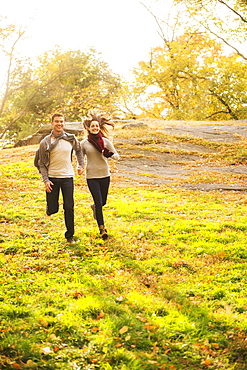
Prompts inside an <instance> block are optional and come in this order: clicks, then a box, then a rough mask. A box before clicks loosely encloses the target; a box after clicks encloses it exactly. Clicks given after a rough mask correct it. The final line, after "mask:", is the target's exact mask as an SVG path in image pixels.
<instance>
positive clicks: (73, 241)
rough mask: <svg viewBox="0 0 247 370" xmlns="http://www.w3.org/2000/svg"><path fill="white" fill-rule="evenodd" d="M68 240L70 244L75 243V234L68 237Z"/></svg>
mask: <svg viewBox="0 0 247 370" xmlns="http://www.w3.org/2000/svg"><path fill="white" fill-rule="evenodd" d="M67 242H68V243H69V244H75V239H74V237H73V236H71V238H68V239H67Z"/></svg>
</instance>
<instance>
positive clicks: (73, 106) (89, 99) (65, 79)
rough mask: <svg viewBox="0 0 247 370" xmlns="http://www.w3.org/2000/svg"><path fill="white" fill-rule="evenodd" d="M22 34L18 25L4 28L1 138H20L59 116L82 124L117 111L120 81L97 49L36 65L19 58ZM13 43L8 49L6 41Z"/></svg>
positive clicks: (0, 36) (57, 54)
mask: <svg viewBox="0 0 247 370" xmlns="http://www.w3.org/2000/svg"><path fill="white" fill-rule="evenodd" d="M21 36H22V33H21V32H20V31H18V30H17V29H16V28H15V27H14V26H8V27H5V28H2V29H0V41H1V42H0V48H1V47H2V53H3V57H4V58H5V59H4V60H5V65H6V74H5V77H4V78H5V79H4V81H3V82H2V89H1V91H0V139H2V140H6V139H16V138H19V137H23V136H26V135H27V134H30V133H32V132H34V130H36V129H37V128H38V127H39V126H40V124H42V123H44V122H47V120H48V119H49V117H50V115H51V114H52V113H53V112H54V111H60V112H63V113H64V114H65V115H66V117H67V119H68V120H69V121H73V120H76V121H78V120H80V119H81V117H82V116H84V115H85V114H86V113H87V111H88V109H90V108H95V107H96V108H103V109H107V111H108V112H110V113H112V112H114V111H115V110H116V109H117V101H118V90H119V89H120V87H121V81H120V78H119V76H117V75H115V74H114V73H113V72H112V71H111V70H110V68H109V67H108V65H107V63H105V62H104V61H103V60H102V59H101V57H100V55H99V54H98V53H97V52H96V50H94V49H90V50H89V51H87V52H81V51H61V50H60V49H59V48H57V49H55V50H53V51H49V52H46V53H45V54H44V55H42V56H40V57H39V58H38V61H37V63H36V65H35V66H34V65H33V64H31V62H30V60H24V59H20V58H17V53H16V44H17V43H18V42H20V38H21ZM5 41H9V44H8V49H6V48H5V46H4V42H5Z"/></svg>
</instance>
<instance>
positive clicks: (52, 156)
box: [38, 113, 83, 243]
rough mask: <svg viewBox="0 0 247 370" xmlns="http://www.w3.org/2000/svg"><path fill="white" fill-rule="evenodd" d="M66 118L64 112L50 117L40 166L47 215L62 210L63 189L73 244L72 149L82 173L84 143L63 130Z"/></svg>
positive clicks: (64, 205) (68, 226)
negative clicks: (82, 147) (50, 127)
mask: <svg viewBox="0 0 247 370" xmlns="http://www.w3.org/2000/svg"><path fill="white" fill-rule="evenodd" d="M64 124H65V118H64V115H63V114H61V113H54V114H53V116H52V118H51V125H52V126H53V130H52V132H51V134H50V135H47V136H46V137H45V138H44V139H43V140H41V142H40V146H39V150H38V156H39V163H38V168H39V171H40V173H41V175H42V178H43V181H44V183H45V189H46V204H47V208H46V213H47V215H48V216H50V215H52V214H54V213H57V212H58V209H59V193H60V189H61V191H62V196H63V209H64V221H65V226H66V229H67V230H66V232H65V238H66V239H67V241H68V242H69V243H74V242H75V240H74V179H73V177H74V170H73V167H72V152H73V150H74V151H75V154H76V157H77V162H78V166H77V172H78V174H79V175H81V174H82V172H83V156H82V151H81V146H80V143H79V141H78V140H77V138H76V137H75V135H74V134H69V133H67V132H65V131H64Z"/></svg>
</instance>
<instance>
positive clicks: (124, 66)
mask: <svg viewBox="0 0 247 370" xmlns="http://www.w3.org/2000/svg"><path fill="white" fill-rule="evenodd" d="M161 2H163V1H161ZM143 3H145V4H146V6H147V7H148V8H150V9H151V7H152V9H153V6H156V7H157V1H155V0H143ZM159 15H160V16H161V14H159ZM1 16H6V17H7V19H8V23H15V24H17V25H28V26H29V27H28V31H27V33H26V35H28V36H29V37H28V39H27V40H25V42H24V41H21V42H20V45H21V53H22V54H23V55H26V56H30V57H33V56H38V55H41V54H42V53H44V52H45V51H48V50H51V49H52V48H54V46H55V45H59V46H60V47H61V48H62V50H69V49H70V50H78V49H80V50H81V51H86V50H87V48H88V47H94V48H95V49H96V50H97V52H99V53H101V54H102V59H103V60H104V61H105V62H107V63H108V64H109V66H110V68H111V69H112V70H113V72H115V73H118V74H120V75H121V76H123V77H126V78H127V79H128V78H129V77H130V76H131V70H132V68H134V67H136V66H137V63H138V62H139V61H141V60H147V58H148V55H149V52H150V50H151V48H152V47H155V46H158V45H162V40H161V37H160V36H159V35H158V26H157V24H156V22H155V19H154V17H153V16H152V15H151V14H150V13H149V12H148V10H147V9H146V8H145V7H144V6H143V5H142V4H141V1H140V0H67V1H63V0H8V1H4V2H3V3H2V4H1Z"/></svg>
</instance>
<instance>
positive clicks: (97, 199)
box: [87, 179, 104, 226]
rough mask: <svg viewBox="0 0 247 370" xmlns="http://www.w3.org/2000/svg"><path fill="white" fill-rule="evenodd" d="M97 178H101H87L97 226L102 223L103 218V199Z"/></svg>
mask: <svg viewBox="0 0 247 370" xmlns="http://www.w3.org/2000/svg"><path fill="white" fill-rule="evenodd" d="M99 180H101V179H87V184H88V188H89V190H90V193H91V194H92V197H93V200H94V206H95V215H96V220H97V223H98V226H100V225H104V218H103V212H102V206H103V200H102V194H101V190H100V181H99Z"/></svg>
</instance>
